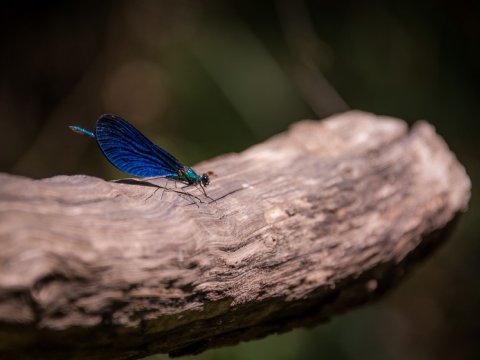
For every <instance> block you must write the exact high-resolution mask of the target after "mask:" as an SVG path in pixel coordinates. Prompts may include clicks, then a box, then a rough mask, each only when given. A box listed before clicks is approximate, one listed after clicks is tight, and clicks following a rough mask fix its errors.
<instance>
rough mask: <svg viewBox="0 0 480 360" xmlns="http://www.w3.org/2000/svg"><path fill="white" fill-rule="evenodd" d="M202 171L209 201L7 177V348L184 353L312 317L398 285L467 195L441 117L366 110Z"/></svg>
mask: <svg viewBox="0 0 480 360" xmlns="http://www.w3.org/2000/svg"><path fill="white" fill-rule="evenodd" d="M197 170H201V171H202V170H203V171H205V170H214V171H215V173H216V177H214V178H213V180H212V184H211V186H210V187H209V188H208V194H209V196H211V197H213V198H216V199H218V200H217V201H216V202H213V203H209V201H208V199H207V198H205V197H204V196H203V194H202V193H201V192H200V191H199V190H198V189H188V191H189V193H191V194H192V196H186V195H182V194H179V192H181V190H180V188H178V189H175V186H174V183H173V182H170V183H169V184H167V185H168V188H169V189H168V190H166V191H164V189H162V188H157V187H152V186H145V184H144V183H141V182H140V183H135V182H131V183H128V182H125V183H118V182H106V181H104V180H102V179H98V178H93V177H88V176H57V177H54V178H50V179H43V180H31V179H28V178H23V177H18V176H12V175H1V176H0V246H1V252H0V357H1V358H2V359H4V358H21V356H35V358H40V357H44V358H46V357H52V358H62V359H65V358H79V359H85V358H89V359H106V358H118V359H127V358H128V359H134V358H139V357H142V356H146V355H148V354H153V353H157V352H168V353H170V354H174V355H178V354H184V353H195V352H199V351H202V350H204V349H208V348H211V347H215V346H219V345H223V344H234V343H237V342H238V341H240V340H247V339H253V338H259V337H263V336H265V335H267V334H270V333H273V332H283V331H287V330H289V329H292V328H294V327H298V326H309V325H314V324H317V323H319V322H322V321H325V320H326V319H328V318H329V317H331V316H332V315H334V314H337V313H339V312H341V311H344V310H346V309H349V308H351V307H352V306H355V305H358V304H361V303H364V302H366V301H369V300H370V299H372V298H375V297H376V296H377V295H379V294H381V293H383V292H384V291H385V290H386V289H387V288H389V287H391V286H392V285H393V284H396V282H397V280H398V279H400V278H401V277H402V276H403V275H404V274H405V272H406V271H407V270H408V269H409V268H410V266H411V265H412V264H415V263H417V262H418V260H419V259H420V258H421V257H422V256H424V255H425V254H427V253H428V252H429V250H431V249H432V248H434V247H435V246H436V245H438V244H439V243H441V241H442V240H443V239H444V238H445V237H446V236H447V234H448V231H449V229H451V227H452V226H451V225H452V224H453V223H454V220H455V219H456V218H457V216H458V215H459V214H460V213H461V212H462V211H463V210H465V209H466V206H467V203H468V200H469V196H470V181H469V179H468V177H467V175H466V173H465V171H464V169H463V167H462V166H461V165H460V164H459V163H458V161H457V160H456V159H455V157H454V155H453V154H452V153H451V152H450V151H449V150H448V148H447V146H446V145H445V143H444V142H443V141H442V140H441V139H440V137H439V136H438V135H436V134H435V132H434V129H433V128H432V126H430V125H428V124H427V123H425V122H419V123H418V124H416V125H415V126H414V127H413V128H412V129H411V130H410V131H407V126H406V124H405V123H404V122H402V121H400V120H396V119H392V118H387V117H377V116H374V115H371V114H367V113H362V112H349V113H345V114H341V115H338V116H334V117H332V118H330V119H327V120H325V121H322V122H318V121H303V122H300V123H298V124H296V125H294V126H293V127H292V128H291V129H290V130H289V131H288V132H286V133H284V134H280V135H278V136H276V137H274V138H272V139H270V140H269V141H267V142H265V143H263V144H259V145H257V146H254V147H252V148H250V149H248V150H246V151H245V152H243V153H240V154H229V155H225V156H221V157H219V158H216V159H213V160H211V161H208V162H205V163H204V164H201V165H200V166H198V167H197ZM150 183H153V184H158V185H160V186H164V185H165V180H164V179H157V180H152V181H150ZM194 196H195V197H194Z"/></svg>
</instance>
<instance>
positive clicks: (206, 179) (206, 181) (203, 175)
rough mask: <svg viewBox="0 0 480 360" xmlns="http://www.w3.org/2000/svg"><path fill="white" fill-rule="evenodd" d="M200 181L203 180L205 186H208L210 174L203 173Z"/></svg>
mask: <svg viewBox="0 0 480 360" xmlns="http://www.w3.org/2000/svg"><path fill="white" fill-rule="evenodd" d="M200 181H201V182H202V185H203V186H207V185H208V184H210V177H209V176H208V174H202V176H201V177H200Z"/></svg>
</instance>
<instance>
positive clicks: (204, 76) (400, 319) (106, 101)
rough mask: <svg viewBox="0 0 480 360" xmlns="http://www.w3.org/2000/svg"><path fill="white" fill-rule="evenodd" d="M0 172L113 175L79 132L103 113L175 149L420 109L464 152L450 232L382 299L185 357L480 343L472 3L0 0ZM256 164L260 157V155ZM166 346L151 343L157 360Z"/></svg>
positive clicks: (244, 141) (202, 155)
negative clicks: (463, 179)
mask: <svg viewBox="0 0 480 360" xmlns="http://www.w3.org/2000/svg"><path fill="white" fill-rule="evenodd" d="M0 6H1V11H0V29H1V31H0V34H1V36H0V46H1V53H2V56H1V57H0V71H1V76H0V121H1V126H2V127H1V129H2V132H1V137H0V139H1V140H0V169H1V170H2V171H6V172H10V173H16V174H21V175H27V176H32V177H37V178H39V177H46V176H54V175H58V174H75V173H86V174H89V175H93V176H100V177H104V178H109V179H110V178H118V177H121V176H124V175H123V174H121V173H120V172H118V171H116V170H115V169H113V168H112V167H111V166H110V165H109V164H108V162H107V161H105V159H103V157H102V155H101V153H100V151H98V149H97V148H96V145H95V144H94V142H93V141H89V140H88V139H86V138H82V137H77V136H75V135H74V134H72V133H70V132H69V130H68V129H67V125H70V124H73V123H77V124H80V125H82V126H85V127H86V128H93V126H94V123H95V120H96V118H97V117H98V116H99V115H100V114H102V113H106V112H111V113H117V114H119V115H121V116H123V117H125V118H127V119H128V120H130V121H131V122H132V123H134V124H135V125H136V126H137V127H139V128H140V129H141V130H142V131H144V132H145V133H146V134H147V135H148V136H149V137H151V138H152V139H154V140H155V142H157V143H158V144H160V145H161V146H164V147H165V148H167V149H168V150H170V151H172V152H173V153H174V154H175V155H176V156H178V157H179V158H180V159H181V160H182V161H184V162H185V163H187V164H194V163H195V162H198V161H201V160H202V159H207V158H209V157H212V156H215V155H219V154H222V153H225V152H237V151H241V150H243V149H245V148H247V147H248V146H250V145H252V144H255V143H257V142H259V141H262V140H264V139H266V138H268V137H269V136H271V135H274V134H276V133H278V132H280V131H283V130H285V129H286V128H287V127H288V125H289V124H290V123H293V122H295V121H297V120H300V119H303V118H317V119H318V118H323V117H325V116H328V115H330V114H333V113H336V112H340V111H345V110H348V109H349V108H355V109H362V110H367V111H371V112H374V113H378V114H387V115H391V116H395V117H399V118H403V119H405V120H407V121H408V122H409V123H413V122H414V121H415V120H417V119H426V120H428V121H430V122H431V123H433V124H434V125H435V127H436V128H437V131H438V132H439V133H440V134H441V135H442V136H443V137H444V138H445V139H446V141H447V143H448V144H449V146H450V147H451V148H452V150H453V151H454V152H455V153H456V154H457V156H458V157H459V159H460V161H461V162H462V163H463V164H464V165H465V166H466V168H467V171H468V173H469V175H470V176H471V178H472V182H473V194H472V200H471V206H470V210H469V212H468V213H467V214H465V215H464V216H463V218H462V220H461V222H460V224H459V226H458V228H457V231H456V232H455V234H454V236H453V237H452V239H451V240H450V241H449V242H448V243H447V244H445V245H444V246H443V247H442V248H441V249H440V250H439V251H438V252H437V253H436V254H435V256H433V257H432V258H431V259H429V260H428V261H427V262H426V263H425V264H423V265H422V266H421V267H420V268H419V269H417V271H416V272H415V273H414V274H413V275H412V276H410V277H409V278H408V279H407V280H406V281H405V282H404V283H403V284H402V286H400V287H399V288H398V289H396V290H395V291H394V292H393V293H391V294H389V295H388V296H387V297H385V298H384V299H382V300H381V301H379V302H377V303H375V304H373V305H370V306H368V307H364V308H361V309H358V310H356V311H353V312H350V313H348V314H346V315H343V316H339V317H337V318H335V319H333V320H332V321H331V322H330V323H328V324H324V325H320V326H319V327H317V328H316V329H313V330H297V331H293V332H290V333H288V334H284V335H274V336H270V337H268V338H266V339H264V340H260V341H254V342H249V343H244V344H240V345H238V346H234V347H228V348H223V349H219V350H211V351H207V352H206V353H204V354H201V355H199V356H198V357H196V358H197V359H209V360H213V359H215V360H216V359H227V358H228V359H239V360H240V359H252V358H254V359H256V358H274V359H285V360H287V359H319V358H327V359H332V358H333V359H378V360H386V359H414V360H415V359H478V358H480V342H479V341H478V339H479V338H480V325H479V322H478V316H477V315H478V314H479V311H480V287H479V286H478V280H477V279H478V276H479V275H480V265H479V261H478V258H479V255H480V245H479V244H480V242H478V241H477V235H478V234H479V226H480V225H479V224H480V218H479V215H478V214H479V209H477V206H478V203H479V198H478V194H477V192H476V190H475V188H476V185H477V184H478V183H479V181H480V166H479V160H480V149H479V147H478V145H477V142H478V134H479V131H478V130H479V125H478V122H477V121H476V120H475V118H476V117H477V109H478V99H479V95H480V92H479V80H480V77H479V70H480V66H479V64H480V48H479V44H480V41H479V40H480V36H479V35H480V21H479V15H480V11H479V10H480V5H479V3H478V2H476V1H473V0H471V1H453V0H443V1H434V0H426V1H413V0H406V1H392V2H384V1H375V0H366V1H353V0H351V1H316V2H315V1H305V2H302V1H293V0H292V1H288V0H282V1H262V2H253V1H230V2H224V1H220V0H218V1H202V2H200V1H194V0H190V1H187V0H182V1H174V2H173V1H170V2H168V1H154V0H140V1H126V0H124V1H113V0H109V1H101V2H98V1H82V2H69V1H34V0H30V1H28V0H24V1H17V2H13V1H7V2H2V4H1V5H0ZM266 166H268V164H266ZM156 358H162V357H152V358H150V359H156Z"/></svg>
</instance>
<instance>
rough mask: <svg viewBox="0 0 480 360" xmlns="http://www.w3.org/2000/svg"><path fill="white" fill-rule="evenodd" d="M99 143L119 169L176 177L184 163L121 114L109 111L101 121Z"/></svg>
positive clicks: (140, 174)
mask: <svg viewBox="0 0 480 360" xmlns="http://www.w3.org/2000/svg"><path fill="white" fill-rule="evenodd" d="M95 136H96V139H97V143H98V145H99V147H100V149H101V150H102V152H103V154H104V155H105V157H106V158H107V159H108V160H109V161H110V162H111V163H112V164H113V165H114V166H115V167H117V168H118V169H120V170H122V171H124V172H126V173H128V174H131V175H134V176H141V177H155V176H172V177H176V176H177V172H178V170H180V169H182V168H183V165H182V164H181V163H180V162H179V161H178V160H177V159H176V158H175V157H174V156H173V155H172V154H170V153H169V152H168V151H166V150H164V149H162V148H161V147H159V146H157V145H155V144H154V143H152V142H151V141H150V140H148V139H147V138H146V136H145V135H143V134H142V133H141V132H140V131H138V130H137V129H135V128H134V127H133V126H132V125H131V124H130V123H128V122H127V121H126V120H124V119H122V118H121V117H119V116H116V115H111V114H106V115H102V116H101V117H100V118H99V119H98V120H97V127H96V130H95Z"/></svg>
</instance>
